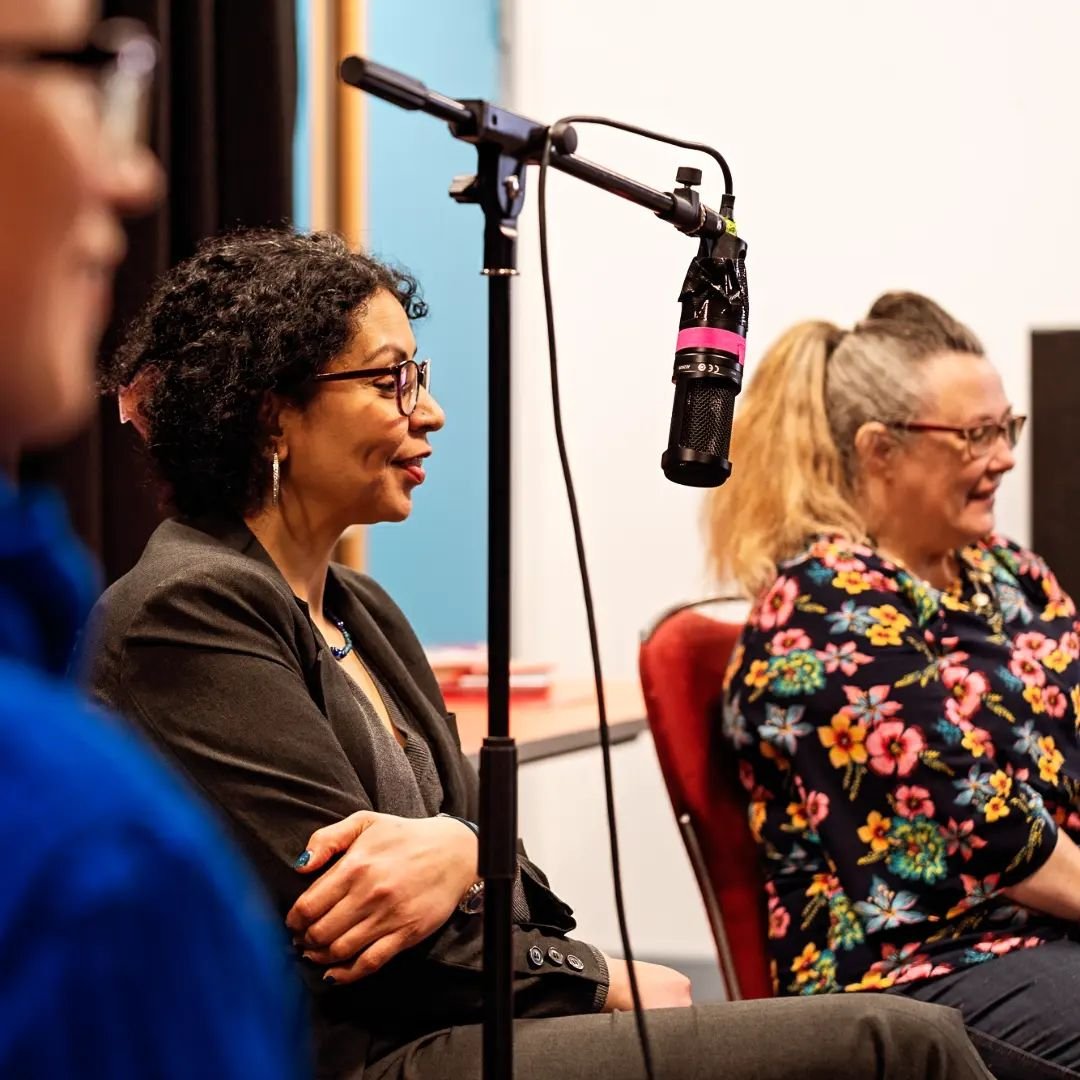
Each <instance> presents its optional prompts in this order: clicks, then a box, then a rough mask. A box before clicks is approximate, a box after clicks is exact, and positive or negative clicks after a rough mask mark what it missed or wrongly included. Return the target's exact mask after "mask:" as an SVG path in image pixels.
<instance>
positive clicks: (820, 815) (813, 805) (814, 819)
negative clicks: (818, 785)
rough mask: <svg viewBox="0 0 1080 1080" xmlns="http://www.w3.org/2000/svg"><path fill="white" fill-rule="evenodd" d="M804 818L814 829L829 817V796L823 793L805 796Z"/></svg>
mask: <svg viewBox="0 0 1080 1080" xmlns="http://www.w3.org/2000/svg"><path fill="white" fill-rule="evenodd" d="M806 816H807V818H808V819H809V821H810V825H811V827H812V828H814V829H816V828H817V827H818V825H820V824H821V823H822V822H823V821H824V820H825V819H826V818H827V817H828V816H829V796H828V795H826V794H825V792H824V791H811V792H810V794H809V795H807V796H806Z"/></svg>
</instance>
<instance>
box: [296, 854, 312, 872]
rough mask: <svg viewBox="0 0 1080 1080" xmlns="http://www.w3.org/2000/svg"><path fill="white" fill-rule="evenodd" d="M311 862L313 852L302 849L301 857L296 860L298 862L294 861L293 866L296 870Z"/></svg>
mask: <svg viewBox="0 0 1080 1080" xmlns="http://www.w3.org/2000/svg"><path fill="white" fill-rule="evenodd" d="M309 862H311V852H310V851H301V852H300V855H299V857H298V858H297V860H296V862H294V863H293V868H294V869H296V870H299V869H300V867H302V866H307V864H308V863H309Z"/></svg>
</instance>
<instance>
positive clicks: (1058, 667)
mask: <svg viewBox="0 0 1080 1080" xmlns="http://www.w3.org/2000/svg"><path fill="white" fill-rule="evenodd" d="M1043 663H1044V664H1045V665H1046V666H1047V667H1048V668H1049V669H1050V670H1051V671H1056V672H1057V673H1058V674H1059V675H1060V674H1061V673H1062V672H1063V671H1064V670H1065V669H1066V668H1067V667H1068V666H1069V657H1068V656H1067V655H1066V654H1065V653H1064V652H1063V651H1062V650H1061V649H1055V650H1054V651H1053V652H1052V653H1050V654H1049V655H1048V656H1044V657H1043Z"/></svg>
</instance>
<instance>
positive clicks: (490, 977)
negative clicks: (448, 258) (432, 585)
mask: <svg viewBox="0 0 1080 1080" xmlns="http://www.w3.org/2000/svg"><path fill="white" fill-rule="evenodd" d="M341 78H342V79H343V80H344V81H345V82H346V83H348V84H349V85H350V86H355V87H357V88H359V89H361V90H366V91H367V92H368V93H370V94H374V95H375V96H376V97H379V98H382V99H383V100H384V101H388V102H390V103H391V104H393V105H397V106H399V107H400V108H403V109H411V110H416V109H419V110H422V111H423V112H426V113H430V114H431V115H432V116H436V117H438V118H439V119H440V120H445V121H446V122H447V123H448V124H449V126H450V131H451V133H452V134H453V135H454V137H455V138H458V139H462V140H463V141H465V142H470V143H474V144H475V145H476V148H477V172H476V175H475V176H469V177H460V178H456V179H455V180H454V182H453V183H452V184H451V187H450V195H451V197H452V198H453V199H455V200H456V201H457V202H460V203H476V204H478V205H479V206H480V208H481V209H482V210H483V212H484V269H483V271H482V273H483V274H484V275H485V276H486V277H487V278H488V596H487V601H488V607H487V632H488V643H487V647H488V694H487V698H488V735H487V738H485V740H484V744H483V747H482V748H481V751H480V821H479V826H480V864H479V869H480V874H481V876H482V877H483V879H484V915H483V919H484V976H485V989H486V993H485V1000H484V1040H483V1048H484V1049H483V1076H484V1080H511V1078H512V1076H513V1019H514V983H513V975H514V971H513V954H512V944H513V940H512V936H513V922H512V902H513V888H514V879H515V877H516V874H517V748H516V746H515V744H514V740H513V738H512V737H511V735H510V614H511V608H510V450H511V445H510V443H511V438H510V436H511V432H510V279H511V278H512V277H514V276H515V275H516V274H517V265H516V259H517V220H518V216H519V215H520V213H521V210H522V206H523V205H524V201H525V167H526V166H527V165H529V164H536V163H539V161H540V159H541V155H542V154H543V151H544V146H545V143H546V141H547V139H548V128H547V127H545V126H544V125H543V124H538V123H536V122H535V121H533V120H529V119H527V118H526V117H524V116H519V115H518V114H517V113H513V112H510V111H508V110H506V109H502V108H499V107H498V106H497V105H492V104H491V103H490V102H487V101H477V100H467V101H457V100H455V99H454V98H449V97H446V96H444V95H442V94H439V93H435V92H434V91H431V90H429V89H428V88H427V87H426V86H425V85H424V84H423V83H421V82H419V81H418V80H416V79H413V78H411V77H410V76H408V75H403V74H402V73H401V72H398V71H394V70H392V69H390V68H385V67H382V66H381V65H379V64H375V63H372V62H371V61H369V60H365V59H363V58H361V57H358V56H349V57H347V58H346V59H345V60H343V61H342V64H341ZM576 148H577V135H576V133H575V131H574V129H573V128H572V127H568V126H567V127H563V128H561V129H559V128H558V126H556V128H555V129H552V131H551V150H552V152H551V157H550V165H551V167H552V168H554V169H558V170H559V171H560V172H566V173H569V174H570V175H572V176H576V177H578V179H580V180H584V181H586V182H587V183H590V184H593V185H594V186H596V187H600V188H603V189H604V190H605V191H610V192H612V193H613V194H615V195H621V196H622V197H623V198H625V199H629V200H630V201H631V202H635V203H637V204H638V205H639V206H643V207H645V208H646V209H648V210H652V211H653V213H655V214H657V215H658V216H659V217H661V218H663V219H664V220H665V221H670V222H671V223H672V224H674V225H675V227H676V228H678V229H680V230H681V231H683V232H686V233H688V234H690V235H693V236H699V237H710V236H719V235H721V234H722V233H723V232H724V231H725V228H726V222H725V219H724V218H723V217H722V216H721V215H720V214H718V213H717V212H716V211H714V210H710V209H709V208H708V207H707V206H704V205H703V204H701V203H700V202H699V201H698V198H697V193H696V192H693V191H691V190H689V189H687V188H684V189H680V190H679V191H676V192H674V193H668V192H661V191H656V190H655V189H653V188H650V187H647V186H646V185H644V184H639V183H638V182H637V181H636V180H631V179H629V178H628V177H625V176H621V175H619V174H618V173H616V172H612V171H611V170H609V169H605V168H603V167H602V166H600V165H596V164H594V163H593V162H590V161H586V160H584V159H583V158H577V157H574V156H573V154H574V151H575V149H576Z"/></svg>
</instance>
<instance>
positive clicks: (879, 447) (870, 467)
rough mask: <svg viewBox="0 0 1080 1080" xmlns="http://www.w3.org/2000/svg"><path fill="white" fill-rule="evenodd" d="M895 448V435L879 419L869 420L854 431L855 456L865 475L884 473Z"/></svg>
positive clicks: (880, 474)
mask: <svg viewBox="0 0 1080 1080" xmlns="http://www.w3.org/2000/svg"><path fill="white" fill-rule="evenodd" d="M897 449H898V444H897V441H896V436H895V435H894V434H893V432H892V431H890V430H889V428H887V427H886V426H885V425H884V424H883V423H881V421H880V420H869V421H867V422H866V423H865V424H863V425H862V427H860V428H859V430H858V431H856V432H855V458H856V460H857V461H858V463H859V470H860V472H863V473H865V474H867V475H870V476H884V475H886V474H887V473H888V472H889V468H890V466H891V465H892V462H893V460H894V459H895V456H896V451H897Z"/></svg>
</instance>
